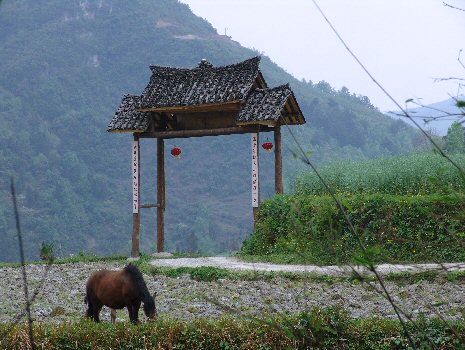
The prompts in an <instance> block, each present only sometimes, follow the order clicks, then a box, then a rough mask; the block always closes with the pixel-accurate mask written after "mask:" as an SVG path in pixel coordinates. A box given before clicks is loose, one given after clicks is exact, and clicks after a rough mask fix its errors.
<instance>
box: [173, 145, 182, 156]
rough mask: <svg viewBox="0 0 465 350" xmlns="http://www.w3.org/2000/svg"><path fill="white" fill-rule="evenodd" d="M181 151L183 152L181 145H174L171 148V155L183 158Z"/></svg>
mask: <svg viewBox="0 0 465 350" xmlns="http://www.w3.org/2000/svg"><path fill="white" fill-rule="evenodd" d="M181 153H182V150H181V148H179V147H176V146H174V147H173V148H172V149H171V155H172V156H173V157H175V158H178V159H179V158H181Z"/></svg>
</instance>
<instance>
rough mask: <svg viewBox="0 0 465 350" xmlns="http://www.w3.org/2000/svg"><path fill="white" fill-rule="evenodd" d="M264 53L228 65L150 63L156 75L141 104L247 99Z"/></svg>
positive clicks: (194, 103)
mask: <svg viewBox="0 0 465 350" xmlns="http://www.w3.org/2000/svg"><path fill="white" fill-rule="evenodd" d="M260 59H261V57H260V56H255V57H252V58H249V59H247V60H245V61H242V62H239V63H235V64H230V65H227V66H220V67H212V66H209V65H207V66H206V65H202V66H200V67H199V66H198V67H196V68H192V69H188V68H172V67H161V66H150V69H151V70H152V76H151V77H150V82H149V84H148V85H147V87H146V88H145V90H144V92H143V94H142V100H141V108H143V109H150V108H161V107H175V106H194V105H202V104H215V103H228V102H232V101H245V100H246V99H247V96H248V95H249V92H250V90H251V89H252V87H253V85H254V83H255V81H256V79H257V77H258V75H259V73H260V70H259V64H260Z"/></svg>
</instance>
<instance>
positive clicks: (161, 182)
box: [157, 138, 165, 253]
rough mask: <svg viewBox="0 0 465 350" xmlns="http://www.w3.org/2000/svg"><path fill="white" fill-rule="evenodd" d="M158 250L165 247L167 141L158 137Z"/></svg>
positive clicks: (160, 250) (161, 250) (162, 249)
mask: <svg viewBox="0 0 465 350" xmlns="http://www.w3.org/2000/svg"><path fill="white" fill-rule="evenodd" d="M157 202H158V206H157V251H158V252H159V253H160V252H163V251H164V249H165V143H164V140H163V139H162V138H157Z"/></svg>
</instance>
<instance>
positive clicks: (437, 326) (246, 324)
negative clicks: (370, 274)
mask: <svg viewBox="0 0 465 350" xmlns="http://www.w3.org/2000/svg"><path fill="white" fill-rule="evenodd" d="M416 323H417V324H416V326H417V329H419V330H420V331H418V330H417V329H415V327H414V326H413V325H411V324H408V329H409V332H410V334H411V336H412V338H413V340H414V342H415V345H416V346H417V348H419V349H426V348H429V347H430V346H431V344H429V343H428V342H429V341H432V342H434V344H435V346H436V347H437V348H441V349H453V348H456V347H457V345H458V344H459V343H463V342H464V341H465V339H464V336H463V334H464V331H465V323H464V322H463V321H461V322H460V321H457V322H451V323H450V324H449V325H450V326H452V327H454V329H455V330H456V331H457V333H458V335H457V336H454V334H453V332H452V331H451V330H450V329H449V328H448V326H446V325H445V324H444V323H442V322H441V321H440V320H425V319H421V318H420V319H419V320H417V321H416ZM8 326H9V325H8V324H2V325H0V334H2V333H3V332H4V330H5V329H7V327H8ZM34 336H35V340H36V345H37V348H38V349H47V350H54V349H76V350H90V349H99V350H105V349H122V350H125V349H225V350H226V349H227V350H231V349H309V348H312V349H358V350H368V349H370V350H381V349H407V347H408V342H407V340H406V338H405V336H404V333H403V330H402V327H401V325H400V324H399V322H398V321H396V320H392V319H380V318H372V319H364V320H357V319H352V318H350V317H349V316H348V314H347V312H345V311H344V310H341V309H338V308H330V309H325V310H319V309H314V310H311V311H308V312H303V313H300V314H298V315H287V316H284V315H283V316H278V317H274V318H262V319H244V318H239V317H232V316H229V317H223V318H221V319H219V320H207V319H200V320H196V321H193V322H187V321H181V320H169V319H160V320H158V321H156V322H151V323H143V324H140V325H137V326H134V325H131V324H128V323H126V322H124V323H119V324H116V325H112V324H110V323H100V324H96V323H92V322H90V321H85V320H83V321H80V322H77V323H66V324H61V325H51V324H36V325H35V327H34ZM427 339H429V340H427ZM0 346H1V347H2V349H23V348H28V346H27V331H26V326H25V325H22V326H16V327H15V328H14V329H13V331H12V332H11V333H10V334H9V336H8V337H7V339H6V341H5V342H4V343H3V344H0Z"/></svg>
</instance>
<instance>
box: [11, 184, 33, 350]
mask: <svg viewBox="0 0 465 350" xmlns="http://www.w3.org/2000/svg"><path fill="white" fill-rule="evenodd" d="M11 199H12V201H13V209H14V213H15V221H16V232H17V234H18V243H19V254H20V258H21V273H22V276H23V288H24V298H25V303H26V313H27V321H28V322H27V323H28V330H29V341H30V342H31V348H32V350H35V344H34V336H33V332H32V317H31V304H30V302H29V291H28V285H27V275H26V263H25V260H24V247H23V236H22V233H21V224H20V221H19V213H18V204H17V202H16V191H15V184H14V180H13V177H11Z"/></svg>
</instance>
